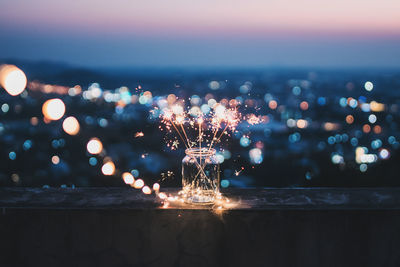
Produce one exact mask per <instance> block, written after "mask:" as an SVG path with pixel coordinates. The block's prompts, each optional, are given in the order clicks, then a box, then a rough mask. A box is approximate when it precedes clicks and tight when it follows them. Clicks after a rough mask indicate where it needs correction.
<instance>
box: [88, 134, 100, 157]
mask: <svg viewBox="0 0 400 267" xmlns="http://www.w3.org/2000/svg"><path fill="white" fill-rule="evenodd" d="M86 148H87V151H88V152H89V153H90V154H93V155H96V154H100V153H101V151H103V144H102V143H101V141H100V140H99V139H98V138H92V139H90V141H89V142H88V143H87V145H86Z"/></svg>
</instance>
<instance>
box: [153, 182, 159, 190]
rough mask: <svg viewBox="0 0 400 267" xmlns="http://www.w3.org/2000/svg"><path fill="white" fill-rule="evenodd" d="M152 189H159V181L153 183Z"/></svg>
mask: <svg viewBox="0 0 400 267" xmlns="http://www.w3.org/2000/svg"><path fill="white" fill-rule="evenodd" d="M153 190H154V191H158V190H160V184H159V183H155V184H153Z"/></svg>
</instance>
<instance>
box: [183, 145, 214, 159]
mask: <svg viewBox="0 0 400 267" xmlns="http://www.w3.org/2000/svg"><path fill="white" fill-rule="evenodd" d="M185 153H186V155H188V156H192V157H209V156H213V155H215V153H216V150H215V149H214V148H208V147H202V148H200V147H192V148H188V149H186V150H185Z"/></svg>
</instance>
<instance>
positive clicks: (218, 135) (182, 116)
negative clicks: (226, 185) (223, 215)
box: [160, 101, 242, 199]
mask: <svg viewBox="0 0 400 267" xmlns="http://www.w3.org/2000/svg"><path fill="white" fill-rule="evenodd" d="M180 103H184V101H181V102H180ZM160 118H161V122H162V124H163V125H164V126H165V127H164V128H165V130H166V131H167V133H176V134H177V137H178V138H180V140H181V142H182V143H183V144H184V146H185V148H186V149H189V150H188V151H191V153H192V152H193V151H194V150H193V149H195V151H197V152H195V153H198V154H199V157H198V159H197V157H195V156H192V157H191V160H192V161H193V163H194V164H195V166H196V168H197V171H196V172H197V173H195V174H194V176H193V177H192V181H191V182H190V184H191V187H190V188H191V189H190V191H191V192H192V191H193V188H194V187H196V188H197V189H196V190H194V191H195V194H197V195H198V196H201V195H202V194H204V192H205V191H209V190H211V191H213V192H216V193H219V192H218V185H216V184H215V182H214V181H211V179H210V178H209V175H207V174H206V172H205V167H206V166H207V164H209V161H208V162H206V160H203V157H202V156H203V155H213V153H215V150H214V146H215V145H216V144H218V143H220V141H221V139H222V137H223V136H224V135H229V132H234V131H235V130H236V127H237V125H238V123H239V122H240V121H241V119H242V116H241V114H240V113H239V112H238V109H237V106H235V107H234V108H227V107H226V106H225V105H223V104H222V103H215V105H213V110H212V111H211V112H209V113H208V114H204V113H203V112H201V110H200V109H199V108H197V109H195V108H190V107H188V108H187V111H185V109H184V108H183V106H182V105H180V104H179V102H178V104H177V102H174V103H171V105H170V106H168V107H164V108H163V109H162V112H161V114H160ZM173 129H174V130H175V131H174V130H173ZM191 134H192V135H193V134H194V135H195V137H196V138H192V139H191V138H190V136H192V135H191ZM196 135H197V136H196ZM210 137H211V138H210ZM175 138H176V136H175V137H174V138H173V139H172V140H173V141H171V140H170V141H169V142H168V143H169V144H171V142H172V145H169V146H171V147H172V148H174V144H176V139H175ZM174 139H175V140H174ZM199 176H200V178H199V179H200V180H199V181H198V180H197V178H198V177H199ZM204 181H206V183H207V186H204V185H205V183H204ZM199 183H200V184H202V186H199ZM195 184H196V185H195ZM209 186H210V187H211V188H209ZM184 190H185V188H184ZM182 196H183V199H185V197H186V194H185V192H183V193H182ZM199 198H201V197H199Z"/></svg>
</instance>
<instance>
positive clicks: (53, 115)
mask: <svg viewBox="0 0 400 267" xmlns="http://www.w3.org/2000/svg"><path fill="white" fill-rule="evenodd" d="M42 112H43V115H44V117H45V118H46V119H48V120H53V121H56V120H59V119H61V118H62V117H63V116H64V113H65V104H64V102H63V101H62V100H61V99H59V98H54V99H49V100H47V101H46V102H44V104H43V106H42Z"/></svg>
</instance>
